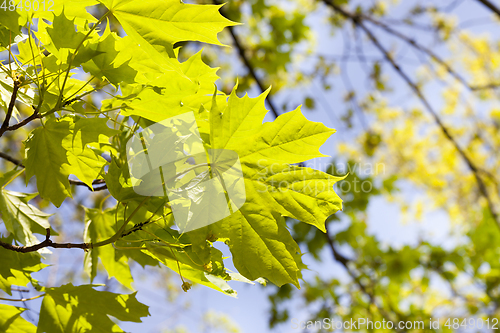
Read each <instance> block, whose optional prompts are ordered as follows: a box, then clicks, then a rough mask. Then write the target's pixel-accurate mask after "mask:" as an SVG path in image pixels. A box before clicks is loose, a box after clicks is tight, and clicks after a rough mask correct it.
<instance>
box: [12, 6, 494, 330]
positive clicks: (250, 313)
mask: <svg viewBox="0 0 500 333" xmlns="http://www.w3.org/2000/svg"><path fill="white" fill-rule="evenodd" d="M358 2H359V1H358ZM428 2H429V3H430V1H428ZM401 3H402V4H401V6H400V8H397V9H396V10H395V11H393V12H392V16H393V17H397V16H398V14H400V13H401V12H404V10H405V9H407V8H409V7H410V6H411V5H412V4H414V3H415V1H406V0H404V1H401ZM443 3H446V4H447V3H451V1H446V2H444V1H443ZM453 13H455V14H456V15H458V16H459V17H460V18H461V19H464V20H465V19H481V18H485V17H489V16H490V14H489V12H487V11H486V10H484V9H483V8H482V7H480V6H479V5H477V3H471V2H464V3H462V4H460V5H459V6H458V7H457V8H456V9H455V10H454V11H453ZM324 19H325V11H319V12H318V13H315V14H314V15H313V16H311V17H309V18H308V20H309V23H310V24H311V26H312V27H313V28H314V30H315V33H317V35H318V36H317V40H318V48H317V50H316V53H317V54H322V55H341V54H342V50H343V47H344V45H345V43H344V40H343V36H342V34H340V33H337V34H336V35H335V36H333V37H332V36H330V33H329V31H328V29H326V28H325V27H326V24H325V23H324ZM471 22H472V21H471ZM470 29H471V30H472V31H474V32H488V31H489V30H488V29H492V26H491V25H478V26H476V27H470ZM409 33H410V34H411V35H412V37H417V38H424V35H423V34H420V33H415V32H413V31H412V32H409ZM381 35H383V34H381ZM382 41H383V42H384V43H385V44H386V45H389V39H384V38H382ZM426 42H427V43H429V44H430V45H432V40H430V39H428V40H426ZM368 51H370V49H368ZM368 51H367V53H369V52H368ZM371 51H373V50H371ZM437 51H438V52H439V53H440V54H442V55H443V56H446V50H444V49H439V50H437ZM371 53H373V54H376V52H371ZM407 56H408V58H414V59H417V58H415V56H414V55H412V54H408V55H407ZM311 65H312V62H311V63H308V62H307V61H306V62H304V63H303V64H302V66H303V68H305V69H306V68H308V66H311ZM409 68H411V66H410V67H409ZM415 68H416V67H413V69H411V70H412V71H413V70H414V69H415ZM347 69H348V72H349V76H350V78H351V81H352V85H353V87H354V89H355V90H356V91H359V92H361V93H359V95H362V92H363V91H365V89H366V83H365V76H366V74H365V73H364V72H363V70H362V69H361V67H360V66H359V65H358V64H357V63H356V62H349V63H348V64H347ZM387 73H388V75H389V77H390V81H391V85H392V86H393V87H397V88H395V95H396V97H395V98H392V100H393V101H396V102H397V103H400V104H399V106H401V107H403V108H405V107H411V106H412V105H418V101H417V100H416V99H414V98H412V97H409V96H411V95H409V90H408V89H407V88H406V87H405V86H404V84H399V83H400V79H399V78H397V77H396V75H394V73H393V72H392V71H390V70H388V71H387ZM333 83H334V85H333V86H334V88H333V89H332V90H331V91H330V92H328V93H327V94H325V93H322V92H320V93H321V94H324V95H323V97H322V98H320V99H322V100H323V102H321V101H319V99H318V101H317V103H316V109H315V110H313V111H308V110H305V109H304V113H305V114H306V117H307V118H308V119H310V120H313V121H320V122H323V123H325V124H326V125H327V126H329V127H333V128H336V129H337V133H336V134H334V135H333V136H332V138H330V139H329V140H328V141H327V142H326V144H325V145H324V146H323V147H322V149H321V151H322V152H323V153H324V154H328V155H331V156H335V155H336V146H337V145H338V144H339V143H340V142H344V141H349V140H352V139H353V138H354V137H355V135H356V134H357V133H359V131H358V132H357V131H356V130H355V131H347V129H345V127H343V126H342V125H341V124H340V123H338V122H337V121H336V120H335V119H336V117H338V115H339V114H340V113H341V112H343V111H344V108H345V106H344V105H343V94H344V93H345V88H344V87H343V84H342V83H341V82H340V81H339V79H334V82H333ZM317 87H318V85H317V84H313V85H311V86H310V87H306V88H304V87H301V88H300V89H293V90H288V91H284V92H282V93H280V94H278V95H276V96H275V99H276V102H277V104H278V105H280V102H282V101H284V100H285V99H287V100H288V99H289V98H290V96H293V98H292V102H289V103H288V105H289V110H292V109H294V108H295V107H297V106H298V104H300V103H301V102H302V100H303V97H304V96H306V95H312V96H315V95H317V92H316V91H317ZM427 92H428V93H429V96H431V98H430V101H431V103H433V104H435V105H440V103H441V100H440V96H438V95H436V94H433V93H432V92H430V91H427ZM258 93H259V92H258V91H256V90H253V91H251V92H249V94H250V95H251V96H256V95H257V94H258ZM294 103H296V104H295V105H292V104H294ZM330 108H331V109H330ZM327 112H332V113H333V114H336V116H328V115H327ZM272 119H273V118H272V116H270V115H268V117H267V118H266V121H272ZM357 125H358V128H359V124H357ZM329 162H330V159H329V158H322V159H317V160H315V161H310V162H309V163H308V166H311V167H315V168H318V169H324V168H325V166H326V165H327V164H328V163H329ZM360 162H363V161H360ZM14 189H17V190H20V191H26V189H25V188H22V187H21V186H19V187H18V188H14ZM81 193H84V192H81ZM403 195H404V196H405V199H407V200H413V199H414V198H415V197H416V196H418V195H419V193H418V192H415V191H414V189H412V188H411V187H409V186H405V185H403ZM72 213H73V212H71V211H69V210H66V211H64V208H63V213H62V215H63V216H71V215H72ZM338 214H340V215H341V214H342V213H341V212H340V213H338ZM368 216H369V219H368V221H367V223H368V232H369V233H372V234H374V235H376V236H377V237H378V238H379V239H380V240H381V241H383V242H386V243H387V244H391V245H394V246H401V245H404V244H414V243H415V242H416V240H417V237H418V236H419V235H421V234H424V235H426V237H429V238H430V239H431V240H432V241H433V242H435V243H437V244H442V245H443V244H444V245H447V246H453V241H450V240H449V237H448V234H449V230H450V228H451V226H450V221H449V220H448V217H447V215H446V214H445V213H443V212H440V211H436V212H432V213H429V214H427V215H426V216H425V218H424V219H423V222H421V223H416V222H410V223H407V224H403V223H401V218H400V211H399V209H398V207H397V205H395V204H391V203H388V202H387V201H385V200H384V199H383V198H381V197H380V198H375V199H373V200H372V201H371V202H370V205H369V209H368ZM82 227H83V226H82ZM450 242H451V243H450ZM220 249H221V250H223V251H224V253H225V254H226V255H227V256H230V253H229V252H228V251H227V249H226V248H225V247H223V246H221V247H220ZM52 256H57V257H58V258H59V260H60V263H61V265H62V267H61V269H60V270H59V272H58V271H57V268H56V267H51V268H49V269H45V270H44V272H42V273H40V274H39V276H40V280H41V281H44V280H45V278H49V284H53V285H56V284H57V283H58V282H61V281H63V278H64V276H63V275H62V273H61V272H64V271H65V270H66V269H69V270H75V271H79V269H81V266H82V260H83V254H82V253H81V251H80V250H70V251H65V252H64V253H63V251H62V250H57V251H54V254H52ZM324 257H325V260H324V262H325V264H324V265H321V266H319V265H317V264H315V262H314V260H313V259H312V258H311V257H310V256H308V255H307V254H306V255H305V256H304V258H303V260H304V262H305V263H306V264H307V265H309V267H310V270H309V271H306V272H305V273H304V278H305V279H311V278H314V276H315V275H316V274H321V275H324V276H337V277H341V278H344V279H347V276H346V274H345V272H344V271H343V268H342V266H341V265H339V264H337V263H335V262H333V261H332V260H331V259H330V255H329V254H328V253H325V254H324ZM226 265H227V267H228V268H229V269H233V270H234V267H232V265H231V262H230V260H227V261H226ZM134 267H135V269H134V271H133V274H134V277H137V281H136V282H135V283H134V287H135V288H136V289H137V290H138V294H137V297H138V299H139V300H140V301H142V302H143V303H145V304H147V305H148V306H150V312H151V316H150V317H147V318H145V319H144V323H141V324H132V323H124V324H123V325H121V326H122V327H123V328H124V329H125V330H128V331H131V332H151V333H153V332H154V333H156V332H160V331H161V329H164V328H167V327H168V328H171V329H172V328H174V327H175V326H185V327H186V328H187V329H188V331H189V332H193V333H197V332H207V333H208V332H214V333H215V332H217V333H218V332H220V331H218V330H217V329H215V330H208V329H207V328H206V327H201V317H202V316H203V314H204V313H205V312H206V311H209V310H213V311H216V312H220V313H224V314H226V315H227V316H229V317H230V318H231V319H232V320H233V321H234V322H235V323H236V324H237V325H238V326H239V328H240V329H241V331H242V332H245V333H253V332H284V333H285V332H287V333H288V332H293V331H292V330H291V324H290V323H286V324H283V325H279V326H278V327H277V328H275V329H274V330H272V331H271V330H270V329H269V328H268V319H269V302H268V300H267V293H268V292H267V290H266V288H264V287H261V286H259V285H255V286H252V285H248V284H244V283H237V282H231V286H232V287H233V288H235V289H236V290H237V291H238V298H237V299H234V298H231V297H228V296H226V295H223V294H221V293H218V292H216V291H213V290H211V289H208V288H204V287H195V288H193V289H192V290H190V291H189V292H188V293H182V292H181V293H180V294H179V295H178V296H177V298H176V299H175V300H174V301H173V302H169V301H168V300H167V299H168V297H169V294H168V293H169V291H168V290H165V288H160V287H155V285H157V283H158V281H157V274H155V273H154V272H152V271H150V270H146V271H143V270H142V268H140V267H138V265H134ZM164 269H166V268H164ZM54 271H55V272H54ZM169 279H170V280H171V281H173V285H175V286H177V287H178V288H180V284H181V283H180V280H179V281H177V280H178V277H177V276H171V277H170V278H169ZM77 280H79V281H81V282H82V283H84V282H86V281H85V279H84V278H81V277H78V278H77ZM95 282H96V283H108V284H111V285H113V286H116V285H117V284H116V283H115V282H113V281H105V280H102V279H101V280H98V281H95ZM37 303H39V300H37V301H34V302H33V303H31V304H30V305H31V306H33V308H36V306H35V305H36V304H37ZM295 303H296V304H295V305H296V306H295V310H296V315H297V316H298V318H299V319H301V320H304V319H306V320H307V319H312V318H308V313H307V312H305V311H303V310H302V309H301V308H300V303H299V302H295ZM184 306H186V308H184Z"/></svg>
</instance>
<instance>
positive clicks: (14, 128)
mask: <svg viewBox="0 0 500 333" xmlns="http://www.w3.org/2000/svg"><path fill="white" fill-rule="evenodd" d="M38 118H42V116H41V115H40V114H39V113H38V111H37V110H35V111H34V112H33V114H32V115H31V116H29V117H28V118H26V119H24V120H22V121H20V122H18V123H17V124H14V125H12V126H9V127H7V128H6V129H5V131H15V130H16V129H18V128H21V127H23V126H25V125H27V124H28V123H29V122H31V121H33V120H35V119H38Z"/></svg>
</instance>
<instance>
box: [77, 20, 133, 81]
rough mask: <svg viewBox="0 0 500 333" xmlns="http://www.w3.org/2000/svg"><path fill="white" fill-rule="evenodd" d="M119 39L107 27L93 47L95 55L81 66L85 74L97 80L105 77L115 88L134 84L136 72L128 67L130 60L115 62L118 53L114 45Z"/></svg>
mask: <svg viewBox="0 0 500 333" xmlns="http://www.w3.org/2000/svg"><path fill="white" fill-rule="evenodd" d="M119 39H120V38H119V37H118V36H117V35H116V33H114V32H111V31H110V30H109V26H108V27H107V28H106V30H105V31H104V33H103V35H102V36H101V38H100V41H99V43H96V44H95V46H94V47H95V50H94V53H95V54H97V55H96V56H94V57H92V59H91V60H90V61H89V62H86V63H84V64H83V65H82V68H83V69H84V70H85V71H86V72H88V73H90V74H92V75H94V76H96V77H99V78H102V77H105V78H106V79H108V81H109V82H111V83H112V84H113V85H115V86H118V84H120V83H134V82H135V77H136V75H137V71H136V70H134V69H133V68H132V67H130V66H129V60H130V59H126V60H121V61H117V59H116V58H117V57H118V54H119V51H118V50H117V46H116V44H117V41H118V40H119Z"/></svg>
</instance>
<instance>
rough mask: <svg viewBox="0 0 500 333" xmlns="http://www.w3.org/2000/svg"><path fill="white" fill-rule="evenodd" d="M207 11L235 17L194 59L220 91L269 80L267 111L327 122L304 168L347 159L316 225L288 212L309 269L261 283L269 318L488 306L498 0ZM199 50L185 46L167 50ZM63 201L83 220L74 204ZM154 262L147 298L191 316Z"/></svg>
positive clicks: (253, 3) (230, 327) (458, 314)
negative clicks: (291, 280) (323, 222)
mask: <svg viewBox="0 0 500 333" xmlns="http://www.w3.org/2000/svg"><path fill="white" fill-rule="evenodd" d="M185 2H191V3H194V2H198V3H212V4H213V3H216V4H217V3H219V1H218V0H214V1H208V0H207V1H205V0H203V1H202V0H200V1H185ZM93 10H94V13H95V15H96V16H97V17H98V16H99V15H100V13H99V11H100V9H99V8H98V7H96V8H94V9H93ZM221 12H222V13H223V15H225V16H226V17H228V18H230V19H231V20H233V21H237V22H243V23H244V24H242V25H239V26H235V27H232V28H231V29H227V30H226V31H224V32H223V34H222V36H221V40H222V41H223V42H224V43H225V44H227V45H228V46H230V47H226V48H221V47H211V46H204V51H203V57H204V60H205V61H206V62H208V63H209V64H210V63H217V64H221V63H222V64H223V65H222V67H223V68H222V69H223V70H221V71H220V72H219V75H222V77H221V80H220V81H219V89H221V90H224V91H225V92H227V93H229V92H230V91H231V89H232V87H233V85H234V82H235V81H236V80H238V82H239V88H238V90H239V91H240V92H243V91H250V93H251V94H253V95H256V94H257V93H260V92H261V91H263V90H265V89H267V87H268V86H270V85H272V92H271V94H270V97H269V99H268V107H269V109H270V110H271V113H270V115H271V117H269V120H272V119H273V118H274V117H275V116H277V115H279V114H282V113H284V112H286V111H290V110H292V109H294V108H296V107H297V106H298V105H299V104H302V105H303V110H304V112H305V114H306V116H307V117H308V118H309V119H313V120H315V121H322V122H324V123H325V124H326V125H328V126H330V127H334V128H336V129H337V131H338V133H337V134H335V135H334V136H333V138H332V139H331V140H329V141H328V142H327V145H326V146H325V147H324V148H323V152H325V153H328V154H330V155H332V156H333V160H332V159H328V160H325V159H322V160H319V161H311V162H310V163H309V164H308V166H311V167H316V168H320V169H324V170H328V172H330V173H332V174H336V175H340V174H345V173H346V172H347V171H349V176H348V177H347V178H346V179H345V180H344V181H343V183H341V184H340V185H339V187H338V189H339V191H340V193H339V194H340V196H341V197H342V198H343V199H344V210H343V212H341V213H338V214H336V215H334V216H332V217H331V218H329V219H328V221H327V227H328V233H327V234H324V233H322V232H321V231H319V230H317V229H315V228H313V227H311V226H310V225H307V224H305V223H297V222H296V221H291V220H290V221H288V226H289V227H290V228H291V230H292V231H293V236H294V238H295V239H296V240H297V242H298V243H299V245H300V247H301V249H302V250H303V252H304V253H305V256H306V257H307V258H306V259H305V260H304V261H305V263H306V264H308V265H309V267H310V268H311V271H310V272H307V274H304V281H303V283H302V288H301V289H300V290H297V289H296V288H294V287H293V286H290V285H285V286H283V287H281V288H277V287H274V286H269V285H268V286H267V287H265V288H266V292H267V293H268V295H269V297H268V299H269V305H268V306H269V309H270V311H269V315H268V318H266V320H267V321H268V325H269V327H270V329H280V328H282V329H283V330H284V331H286V332H288V331H289V330H290V319H291V318H301V320H316V319H322V318H325V317H328V318H333V319H337V320H350V318H356V317H364V318H370V319H371V320H373V321H375V320H382V318H385V320H392V321H395V322H396V321H403V320H409V321H419V320H423V321H425V322H426V323H427V322H428V320H429V318H431V317H434V318H437V317H439V318H440V319H441V320H442V323H441V329H439V330H435V331H439V332H446V331H450V330H449V329H448V328H446V327H444V326H443V325H444V322H445V321H446V319H447V318H471V317H472V318H484V319H486V318H492V317H496V318H498V317H499V316H500V261H499V257H500V218H499V212H500V175H499V172H498V170H499V167H500V154H499V152H500V103H499V98H500V39H499V38H500V37H499V36H500V21H499V20H500V3H499V2H498V1H496V2H494V1H493V0H491V1H488V0H442V1H430V0H420V1H419V0H399V1H396V0H385V1H384V0H364V1H354V0H231V1H228V2H227V3H226V4H225V5H224V6H223V7H222V8H221ZM101 15H102V13H101ZM199 49H200V45H199V44H197V43H190V44H188V45H186V47H183V48H182V50H181V54H180V58H181V59H187V57H188V56H189V55H191V54H193V53H195V52H197V51H198V50H199ZM19 112H20V113H21V114H24V115H29V112H30V110H19ZM27 130H28V129H27ZM16 133H18V132H16ZM18 135H19V137H16V136H11V137H10V140H11V141H9V142H8V143H7V147H6V149H5V152H6V153H9V155H12V154H14V155H15V154H16V153H17V152H18V151H20V150H21V149H22V147H20V146H19V143H20V142H21V140H19V138H21V137H25V135H26V132H22V131H19V133H18ZM364 182H366V184H369V185H370V187H369V190H368V186H366V187H365V188H364V189H363V188H362V187H361V186H360V185H361V184H363V183H364ZM356 185H357V187H356ZM356 188H357V189H358V190H355V189H356ZM77 198H79V199H80V200H81V201H82V202H83V201H85V202H87V204H91V203H92V202H93V204H94V205H96V206H97V205H99V204H101V202H102V200H103V194H100V193H98V192H96V193H95V194H93V195H92V196H88V192H87V191H86V190H85V189H83V190H82V195H81V196H77ZM41 204H42V203H41ZM394 207H395V208H394ZM389 208H390V209H389ZM394 211H396V212H397V213H394ZM67 213H68V216H71V217H72V219H73V220H74V221H83V214H84V212H83V211H71V210H69V211H68V212H67ZM374 221H379V222H380V221H382V222H383V223H378V224H376V226H375V227H374V225H375V224H374ZM75 223H81V222H75ZM400 225H406V226H408V225H409V226H411V228H410V227H409V228H399V226H400ZM67 230H71V229H70V228H69V229H67ZM402 231H403V232H409V233H411V234H410V235H408V234H402ZM436 234H437V235H438V236H436ZM381 235H385V237H382V236H381ZM73 236H74V237H76V236H77V235H76V234H75V235H73ZM65 237H66V239H68V237H69V239H71V234H70V235H66V236H65ZM66 259H67V260H66V261H65V262H66V264H65V265H64V264H62V265H60V266H59V271H57V269H56V271H54V270H50V271H49V273H48V274H49V281H51V279H52V281H53V283H54V284H55V283H56V282H55V281H56V280H60V279H63V278H64V279H68V278H73V279H76V278H77V276H75V275H77V274H79V271H78V270H76V269H75V267H74V263H75V262H79V261H77V260H75V259H74V257H71V258H69V257H68V258H66ZM137 274H143V275H144V280H145V281H146V280H147V279H151V278H152V276H153V273H152V271H140V272H139V273H137ZM155 274H157V275H158V276H157V278H156V280H155V281H156V282H155V283H157V284H158V287H161V288H164V289H165V290H168V291H169V292H168V296H167V297H166V299H164V300H159V301H170V302H175V304H176V307H175V310H176V311H179V309H182V311H186V313H189V304H183V303H182V302H181V300H180V299H179V298H178V297H177V296H178V293H179V289H178V288H177V284H178V283H177V281H175V283H171V282H170V277H169V276H168V274H167V276H166V275H165V273H159V272H155ZM103 278H104V279H105V277H103ZM147 281H149V280H147ZM106 283H107V284H108V285H109V288H110V289H112V288H113V284H112V283H110V282H109V281H108V282H106ZM49 284H50V283H49ZM253 288H259V287H253ZM151 297H152V298H155V297H156V298H158V297H159V296H158V295H151ZM240 301H241V302H245V300H244V299H240ZM172 316H173V317H172V318H174V317H175V314H174V313H173V312H172ZM193 316H198V314H194V315H193ZM199 317H200V321H199V322H200V323H203V325H204V327H205V331H207V332H209V331H213V332H222V331H228V332H237V331H238V328H237V327H236V324H235V323H233V322H232V321H231V319H230V318H226V317H225V316H224V315H223V314H219V313H212V312H207V313H205V314H201V315H199ZM173 321H174V322H175V319H173ZM173 331H182V330H181V329H179V330H173ZM312 331H314V330H312ZM374 331H383V330H374ZM422 331H425V332H427V331H432V330H430V329H428V328H426V329H425V330H422ZM168 332H172V330H169V331H168Z"/></svg>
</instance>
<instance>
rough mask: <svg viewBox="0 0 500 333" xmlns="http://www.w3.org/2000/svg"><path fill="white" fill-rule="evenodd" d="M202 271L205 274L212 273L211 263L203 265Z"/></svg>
mask: <svg viewBox="0 0 500 333" xmlns="http://www.w3.org/2000/svg"><path fill="white" fill-rule="evenodd" d="M203 269H204V270H206V271H207V272H211V271H212V262H209V263H208V264H205V265H203Z"/></svg>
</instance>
